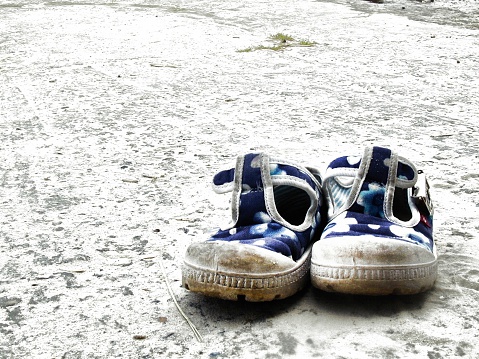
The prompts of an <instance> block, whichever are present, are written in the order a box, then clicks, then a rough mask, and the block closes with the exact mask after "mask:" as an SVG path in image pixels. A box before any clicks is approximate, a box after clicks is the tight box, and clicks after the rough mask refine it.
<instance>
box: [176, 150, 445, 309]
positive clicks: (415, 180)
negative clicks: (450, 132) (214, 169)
mask: <svg viewBox="0 0 479 359" xmlns="http://www.w3.org/2000/svg"><path fill="white" fill-rule="evenodd" d="M213 188H214V190H215V191H216V192H218V193H227V192H232V202H231V209H232V220H231V223H230V224H229V225H228V226H226V228H222V229H220V230H218V232H216V233H215V234H214V235H213V236H211V237H210V238H209V239H208V240H206V241H203V242H197V243H193V244H191V245H190V246H189V247H188V249H187V251H186V254H185V258H184V263H183V267H182V282H183V286H184V287H185V288H186V289H189V290H190V291H193V292H199V293H202V294H205V295H208V296H213V297H219V298H223V299H229V300H247V301H269V300H274V299H281V298H286V297H289V296H291V295H293V294H295V293H296V292H298V291H299V290H301V289H302V288H303V287H304V286H305V285H306V284H307V283H308V281H309V280H311V282H312V284H313V285H314V286H315V287H317V288H319V289H322V290H325V291H329V292H340V293H349V294H363V295H388V294H416V293H420V292H423V291H425V290H428V289H430V288H431V287H432V286H433V285H434V282H435V280H436V277H437V255H436V248H435V243H434V240H433V233H432V219H433V207H432V203H431V200H430V196H429V185H428V183H427V180H426V178H425V176H424V173H423V172H422V171H418V170H417V169H416V167H415V166H414V164H413V163H411V162H410V161H408V160H406V159H405V158H403V157H400V156H398V155H397V154H396V153H395V152H393V151H391V150H390V149H387V148H382V147H368V148H366V149H365V150H364V153H363V155H362V156H358V157H351V156H345V157H340V158H337V159H336V160H334V161H333V162H331V164H330V165H329V166H328V168H327V170H326V173H325V176H324V178H322V177H321V175H320V173H319V171H318V170H316V169H314V168H310V167H303V166H300V165H297V164H295V163H292V162H290V161H285V160H279V159H275V158H272V157H270V156H268V155H266V154H262V153H259V154H247V155H244V156H239V157H238V158H237V161H236V166H235V168H232V169H228V170H225V171H222V172H219V173H218V174H217V175H216V176H215V177H214V179H213Z"/></svg>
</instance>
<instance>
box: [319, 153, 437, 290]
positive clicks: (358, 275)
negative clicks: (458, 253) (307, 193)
mask: <svg viewBox="0 0 479 359" xmlns="http://www.w3.org/2000/svg"><path fill="white" fill-rule="evenodd" d="M323 191H324V193H325V198H326V200H327V202H328V203H327V204H328V220H329V223H328V225H327V226H326V228H325V230H324V232H323V233H322V235H321V238H320V240H319V241H317V242H316V243H315V244H314V247H313V251H312V261H311V280H312V284H313V285H314V286H315V287H317V288H320V289H322V290H325V291H329V292H341V293H350V294H365V295H387V294H415V293H419V292H423V291H425V290H428V289H430V288H431V287H432V286H433V285H434V282H435V280H436V276H437V255H436V247H435V244H434V240H433V233H432V216H433V207H432V203H431V200H430V197H429V186H428V183H427V180H426V178H425V176H424V174H423V173H422V172H421V171H418V170H416V168H415V166H414V165H413V164H412V163H411V162H409V161H408V160H406V159H404V158H402V157H399V156H397V155H396V154H395V153H394V152H392V151H390V150H388V149H386V148H381V147H373V148H367V149H366V150H365V152H364V154H363V156H362V158H361V157H357V158H354V157H341V158H338V159H336V160H334V161H333V162H332V163H331V164H330V165H329V167H328V168H327V172H326V175H325V177H324V183H323Z"/></svg>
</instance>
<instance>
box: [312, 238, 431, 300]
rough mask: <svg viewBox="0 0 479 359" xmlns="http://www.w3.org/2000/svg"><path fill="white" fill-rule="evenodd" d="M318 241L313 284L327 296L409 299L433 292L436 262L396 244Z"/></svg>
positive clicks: (422, 250)
mask: <svg viewBox="0 0 479 359" xmlns="http://www.w3.org/2000/svg"><path fill="white" fill-rule="evenodd" d="M322 241H323V240H319V241H318V242H317V243H316V244H315V247H314V248H313V255H312V260H311V283H312V284H313V286H315V287H316V288H319V289H321V290H324V291H327V292H338V293H345V294H359V295H390V294H397V295H410V294H417V293H421V292H424V291H427V290H429V289H431V288H432V287H433V286H434V283H435V281H436V278H437V258H436V256H435V254H433V253H431V252H429V251H428V250H427V249H425V248H421V247H418V246H416V245H413V244H405V243H403V242H400V241H397V240H394V239H392V240H387V239H386V240H385V239H377V240H374V239H371V238H368V239H366V240H364V241H361V239H358V238H357V237H356V238H354V237H344V238H334V239H333V240H331V241H323V243H321V242H322Z"/></svg>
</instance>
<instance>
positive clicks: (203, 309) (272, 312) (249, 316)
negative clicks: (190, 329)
mask: <svg viewBox="0 0 479 359" xmlns="http://www.w3.org/2000/svg"><path fill="white" fill-rule="evenodd" d="M307 296H308V288H305V289H303V290H301V291H300V292H298V293H296V294H295V295H293V296H291V297H288V298H285V299H281V300H274V301H270V302H248V301H244V300H243V301H230V300H223V299H218V298H214V297H206V296H203V295H201V294H197V293H192V292H188V294H187V295H186V296H185V297H183V300H182V302H183V305H185V304H186V305H188V306H189V307H191V308H194V312H195V315H198V314H200V315H201V317H203V318H204V320H207V321H211V320H213V321H216V322H222V323H230V324H232V325H237V324H245V323H249V324H253V323H255V322H262V321H266V320H267V319H270V318H273V317H276V316H278V315H280V314H283V313H287V312H289V311H291V310H292V309H293V308H296V307H298V306H300V305H301V303H302V302H303V300H304V298H305V297H307Z"/></svg>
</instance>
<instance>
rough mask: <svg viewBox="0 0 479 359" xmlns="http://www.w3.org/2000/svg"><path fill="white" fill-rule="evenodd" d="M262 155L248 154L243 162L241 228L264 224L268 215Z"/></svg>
mask: <svg viewBox="0 0 479 359" xmlns="http://www.w3.org/2000/svg"><path fill="white" fill-rule="evenodd" d="M262 156H264V155H261V154H254V153H251V154H247V155H245V156H244V160H243V176H242V179H241V190H240V191H241V192H240V200H239V209H238V222H237V224H238V225H239V226H246V225H251V224H254V223H264V222H265V218H264V217H265V216H267V215H266V213H267V210H266V205H265V199H264V185H263V179H262V173H261V160H262Z"/></svg>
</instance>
